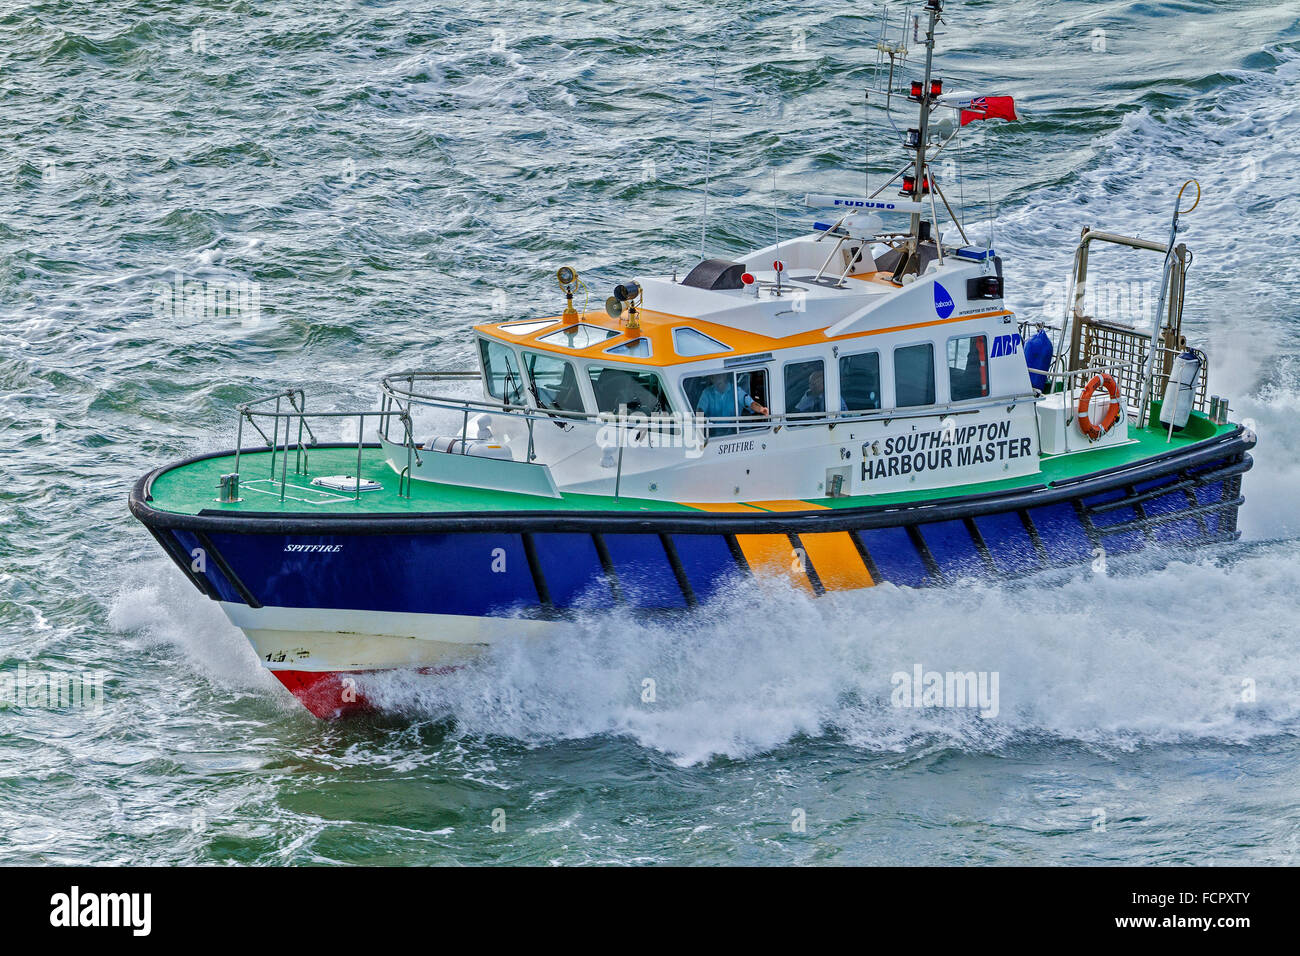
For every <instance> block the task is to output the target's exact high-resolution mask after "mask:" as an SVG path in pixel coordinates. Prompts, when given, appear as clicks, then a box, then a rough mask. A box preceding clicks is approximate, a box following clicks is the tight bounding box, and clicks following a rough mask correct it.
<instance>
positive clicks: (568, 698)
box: [364, 551, 1300, 764]
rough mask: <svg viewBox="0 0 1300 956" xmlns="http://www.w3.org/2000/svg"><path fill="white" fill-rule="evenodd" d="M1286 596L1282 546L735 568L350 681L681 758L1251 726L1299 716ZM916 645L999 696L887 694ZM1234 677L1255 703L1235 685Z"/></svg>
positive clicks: (919, 652)
mask: <svg viewBox="0 0 1300 956" xmlns="http://www.w3.org/2000/svg"><path fill="white" fill-rule="evenodd" d="M1297 595H1300V565H1297V563H1296V562H1294V561H1292V560H1290V559H1289V558H1288V556H1287V555H1286V554H1285V552H1284V551H1278V552H1276V553H1274V552H1267V553H1262V554H1256V555H1253V556H1248V557H1242V558H1241V559H1240V560H1237V561H1236V562H1233V563H1223V562H1221V563H1216V562H1214V561H1211V560H1209V559H1203V560H1199V561H1197V562H1195V563H1185V562H1176V563H1173V564H1171V565H1169V566H1167V567H1164V568H1160V569H1155V570H1149V571H1147V572H1145V573H1136V572H1135V573H1129V574H1118V575H1117V574H1113V573H1112V574H1111V575H1109V576H1106V577H1099V576H1096V575H1094V574H1092V573H1091V571H1086V570H1083V571H1079V572H1078V573H1077V574H1075V575H1074V576H1073V577H1071V578H1069V579H1068V580H1067V581H1066V582H1064V583H1063V584H1060V585H1056V584H1049V583H1047V582H1039V583H1036V584H1030V585H1024V584H1020V585H1017V586H1015V587H1002V586H998V585H990V584H969V585H963V586H958V587H955V588H949V589H945V590H930V591H916V590H910V589H906V588H896V587H893V586H890V585H885V586H881V587H878V588H874V589H872V590H869V591H862V592H850V593H844V594H837V595H831V596H828V597H825V598H821V599H812V598H809V597H807V596H805V595H803V594H801V593H796V592H791V591H789V590H786V589H783V588H760V587H756V586H743V587H742V588H740V589H738V590H737V591H736V592H734V593H732V594H731V595H729V596H727V597H726V598H724V599H722V600H720V601H719V602H717V603H716V604H715V605H714V606H712V607H711V608H708V609H705V610H702V611H700V612H698V613H697V615H696V617H695V618H694V619H693V620H692V621H691V622H690V623H689V624H686V625H663V624H654V623H647V622H645V621H639V620H638V619H637V615H635V614H634V613H633V612H628V611H620V612H610V613H606V614H593V615H591V616H589V617H587V618H585V619H584V620H582V621H581V622H579V623H577V624H575V625H574V626H573V627H571V628H569V629H567V630H566V632H564V633H563V634H561V635H559V636H557V637H554V638H548V639H547V640H545V641H535V642H533V643H531V644H520V645H516V646H513V647H509V648H500V649H498V650H497V651H495V652H494V653H493V654H491V655H490V656H489V657H487V658H486V659H484V660H482V661H480V662H478V663H477V664H475V665H472V666H470V667H466V668H463V669H462V670H460V671H457V672H454V673H452V674H446V675H429V676H424V675H413V674H409V673H408V674H388V675H374V676H372V677H370V678H368V679H367V682H366V684H365V688H364V689H365V692H366V693H367V695H368V696H370V697H372V698H373V699H375V700H376V702H377V703H380V704H381V705H382V706H385V707H393V708H398V709H402V710H405V711H407V712H412V713H415V714H419V715H425V716H431V717H435V718H439V719H445V718H452V719H454V720H455V722H456V724H457V727H458V728H459V731H460V732H462V733H466V734H471V735H481V736H490V735H502V736H506V737H511V738H516V739H518V740H521V741H525V742H527V743H530V744H541V743H546V742H553V741H557V740H573V739H581V738H584V737H589V736H594V735H610V734H612V735H621V736H626V737H629V738H631V739H633V740H635V741H637V742H638V743H639V744H641V745H643V746H646V747H650V748H653V749H656V750H659V751H662V752H664V753H666V754H669V755H671V756H672V757H673V758H674V759H676V760H677V761H679V762H681V763H683V764H691V763H698V762H701V761H705V760H708V759H709V758H710V757H711V756H714V755H725V756H728V757H744V756H747V755H751V754H754V753H758V752H763V751H767V750H771V749H773V748H776V747H780V746H782V745H785V744H788V743H790V742H791V741H793V740H795V739H797V738H798V737H799V736H800V735H806V736H811V737H817V736H822V735H824V734H834V735H837V736H838V737H840V738H841V739H843V740H845V741H847V742H848V743H850V744H852V745H854V746H858V747H861V748H863V749H866V750H870V751H881V750H884V751H896V750H902V749H904V748H907V747H910V746H913V745H915V744H917V743H918V742H922V743H924V742H939V743H943V744H945V745H952V746H956V747H960V748H963V749H985V748H989V747H994V748H997V747H1001V746H1004V745H1006V744H1008V743H1010V742H1013V741H1016V740H1021V739H1024V738H1026V737H1035V736H1043V735H1046V736H1050V737H1054V738H1060V739H1066V740H1073V741H1081V742H1086V743H1089V744H1093V745H1098V746H1104V747H1122V748H1129V747H1133V746H1137V745H1141V744H1144V743H1152V742H1162V741H1169V740H1179V739H1188V738H1191V739H1200V738H1210V739H1216V740H1228V741H1247V740H1250V739H1253V738H1255V737H1257V736H1261V735H1271V734H1278V733H1295V732H1296V731H1297V729H1298V727H1300V725H1298V723H1297V718H1298V717H1300V658H1297V657H1296V656H1295V655H1294V653H1293V647H1292V641H1291V639H1290V637H1289V635H1288V633H1287V631H1286V629H1285V627H1283V626H1282V625H1281V624H1279V623H1278V622H1279V621H1282V620H1294V619H1295V617H1296V615H1297V613H1300V607H1297V605H1298V603H1300V598H1298V597H1297ZM918 663H919V664H921V665H922V666H923V667H924V668H925V669H926V670H937V671H949V670H951V671H962V672H965V671H989V672H994V671H996V672H997V673H998V674H999V693H1000V701H999V705H1000V706H999V713H998V715H997V716H996V717H994V718H990V719H985V718H981V717H979V716H977V715H976V714H975V713H973V712H972V711H970V710H958V709H910V708H899V707H895V706H893V704H892V703H891V697H890V695H891V691H892V689H893V684H892V681H891V678H892V675H893V674H895V673H896V672H900V671H901V672H909V673H910V672H911V671H912V669H913V667H914V665H915V664H918ZM646 679H652V680H653V681H654V682H655V697H656V699H655V701H654V702H653V703H645V702H643V701H642V693H643V688H644V684H643V682H644V681H645V680H646ZM1246 679H1251V680H1253V681H1254V682H1255V684H1256V687H1257V690H1256V693H1257V695H1258V701H1257V702H1256V703H1246V702H1244V701H1243V688H1244V685H1243V681H1244V680H1246Z"/></svg>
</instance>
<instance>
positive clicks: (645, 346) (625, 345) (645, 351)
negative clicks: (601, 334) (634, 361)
mask: <svg viewBox="0 0 1300 956" xmlns="http://www.w3.org/2000/svg"><path fill="white" fill-rule="evenodd" d="M652 351H653V349H652V348H651V346H650V340H649V339H646V338H641V339H633V340H632V341H631V342H622V343H620V344H618V345H611V346H610V347H609V348H607V349H605V354H606V355H631V356H635V357H636V358H649V357H650V353H651V352H652Z"/></svg>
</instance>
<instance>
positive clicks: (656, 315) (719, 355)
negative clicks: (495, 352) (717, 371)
mask: <svg viewBox="0 0 1300 956" xmlns="http://www.w3.org/2000/svg"><path fill="white" fill-rule="evenodd" d="M1011 314H1012V312H1011V311H1010V310H1009V309H999V310H997V311H993V312H981V313H979V314H977V315H961V316H952V317H951V318H947V319H933V320H931V321H928V322H912V323H909V324H906V325H891V326H888V327H886V328H881V329H867V330H866V331H863V332H852V333H850V334H848V335H837V336H834V337H832V338H828V337H827V336H826V330H825V329H824V328H822V329H812V330H810V331H808V332H800V333H798V334H796V335H788V336H784V337H780V338H777V337H773V336H768V335H762V334H760V333H758V332H750V331H747V330H745V329H737V328H735V327H733V326H730V325H718V324H716V323H714V322H708V321H706V320H704V319H691V318H688V317H686V316H681V315H671V314H669V313H666V312H653V311H650V310H648V309H642V310H641V311H640V313H639V315H640V320H641V327H640V328H639V329H627V328H625V327H624V326H623V325H622V323H620V322H617V321H616V320H614V319H611V318H610V317H609V316H608V315H606V314H605V313H604V312H582V313H579V314H578V318H577V319H576V320H575V319H569V320H567V321H566V320H565V319H564V318H563V317H562V316H541V317H538V318H537V319H534V320H529V319H523V318H517V319H508V320H506V321H504V322H499V323H495V322H494V323H488V324H484V325H476V326H474V331H475V332H478V333H479V334H481V335H486V336H488V337H489V338H492V339H494V340H496V341H498V342H502V343H504V344H507V345H515V346H519V347H522V348H528V349H531V350H533V351H538V352H548V353H550V354H552V355H562V356H568V357H571V358H581V359H588V360H590V359H597V360H599V361H601V362H610V363H614V364H620V363H621V364H627V365H639V366H650V367H653V368H668V367H671V366H675V365H691V364H694V363H696V362H707V361H710V360H717V359H726V358H735V357H739V356H744V355H750V354H755V353H762V352H775V351H777V350H784V349H792V348H799V347H801V346H805V345H818V344H822V343H828V342H845V341H853V340H854V339H860V338H866V337H869V336H872V335H885V334H887V333H890V332H906V331H909V330H911V329H924V328H930V327H932V326H936V325H952V324H955V323H958V322H971V321H974V320H976V319H988V318H994V317H996V316H1001V315H1011ZM546 319H553V320H554V322H553V324H551V325H548V326H546V327H544V328H541V329H537V330H536V331H534V332H530V333H528V334H527V335H514V334H512V333H510V332H508V331H503V330H502V329H501V326H503V325H521V324H523V323H525V322H528V321H536V322H542V321H545V320H546ZM575 323H583V324H585V325H594V326H597V327H599V328H602V329H612V330H616V331H618V332H619V333H620V334H618V335H616V336H612V337H610V338H608V339H605V340H604V341H602V342H598V343H597V344H595V345H592V346H589V347H587V348H585V349H570V348H565V347H564V346H562V345H550V344H548V343H545V342H540V341H539V339H541V338H543V337H544V336H547V335H550V334H552V333H554V332H557V331H559V330H560V329H562V328H566V327H567V326H569V325H573V324H575ZM683 326H685V327H688V328H692V329H695V330H696V331H698V332H703V333H704V334H705V335H708V336H710V337H712V338H715V339H717V340H718V341H719V342H723V343H725V344H727V345H730V346H731V347H732V348H731V351H728V352H711V353H708V354H705V355H678V354H677V352H676V351H675V350H674V349H673V329H676V328H681V327H683ZM639 338H645V339H649V340H650V352H651V354H650V355H649V356H648V357H647V356H635V355H610V354H608V351H607V350H608V349H610V348H612V347H614V346H616V345H622V344H624V343H626V342H630V341H633V340H634V339H639Z"/></svg>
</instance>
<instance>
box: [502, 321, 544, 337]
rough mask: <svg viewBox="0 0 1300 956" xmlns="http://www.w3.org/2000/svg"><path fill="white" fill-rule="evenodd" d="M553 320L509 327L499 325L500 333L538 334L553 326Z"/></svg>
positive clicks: (519, 323)
mask: <svg viewBox="0 0 1300 956" xmlns="http://www.w3.org/2000/svg"><path fill="white" fill-rule="evenodd" d="M554 324H555V319H537V320H536V321H533V322H514V323H511V324H510V325H499V326H497V328H499V329H500V330H501V331H502V332H509V333H510V334H511V335H532V334H533V333H534V332H540V331H541V330H542V329H544V328H546V327H547V326H548V325H554Z"/></svg>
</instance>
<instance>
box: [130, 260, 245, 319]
mask: <svg viewBox="0 0 1300 956" xmlns="http://www.w3.org/2000/svg"><path fill="white" fill-rule="evenodd" d="M152 291H153V295H154V301H153V314H154V317H155V318H159V319H163V320H165V321H175V320H177V319H198V320H203V321H209V322H212V321H218V320H221V319H238V320H239V323H240V325H242V326H243V327H244V328H251V327H253V326H256V325H259V324H261V321H262V284H261V283H260V282H256V281H253V280H250V279H240V280H238V281H230V282H202V281H199V280H198V279H187V278H186V277H185V276H184V275H182V274H181V273H180V272H177V273H176V274H175V278H174V279H173V281H172V282H171V284H170V285H169V284H167V283H165V282H157V283H154V285H153V287H152Z"/></svg>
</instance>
